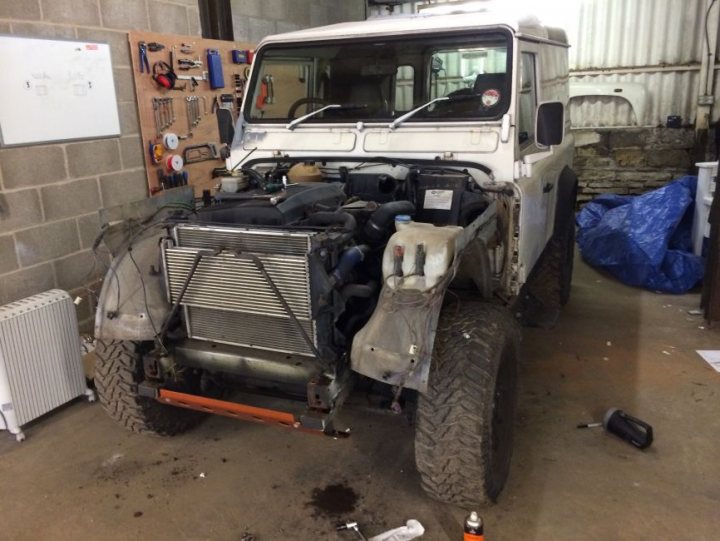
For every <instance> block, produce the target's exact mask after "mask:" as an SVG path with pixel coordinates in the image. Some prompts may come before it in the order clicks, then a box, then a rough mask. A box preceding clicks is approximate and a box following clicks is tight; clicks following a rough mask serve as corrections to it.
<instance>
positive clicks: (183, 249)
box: [163, 224, 317, 356]
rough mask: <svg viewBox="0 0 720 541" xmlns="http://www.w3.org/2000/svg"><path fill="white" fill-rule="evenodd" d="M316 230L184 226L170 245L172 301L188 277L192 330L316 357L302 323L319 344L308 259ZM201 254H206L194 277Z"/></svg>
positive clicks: (194, 334)
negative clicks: (314, 318) (192, 271)
mask: <svg viewBox="0 0 720 541" xmlns="http://www.w3.org/2000/svg"><path fill="white" fill-rule="evenodd" d="M313 235H314V233H313V232H287V231H274V230H265V229H262V230H260V229H250V228H236V227H222V226H206V225H190V224H182V225H178V226H176V227H175V230H174V241H175V242H174V245H172V246H166V247H165V248H164V250H163V253H164V262H165V272H166V274H165V276H166V286H167V290H168V300H169V301H170V302H171V303H175V302H177V300H178V299H179V298H180V296H181V294H182V290H183V287H184V286H185V285H186V283H187V288H186V290H185V293H184V295H182V299H181V303H180V304H181V305H182V306H183V309H184V314H185V323H186V326H187V332H188V336H189V337H190V338H193V339H197V340H208V341H212V342H219V343H223V344H231V345H237V346H245V347H252V348H260V349H266V350H272V351H281V352H285V353H292V354H299V355H307V356H312V355H313V350H312V348H311V347H310V345H309V344H308V343H307V341H306V340H305V339H304V338H303V335H302V333H301V332H300V330H299V329H298V323H299V325H300V326H302V328H303V330H304V332H305V334H306V336H307V337H309V338H310V341H311V342H312V343H313V344H314V346H317V333H316V329H315V323H314V321H313V317H312V300H311V293H310V270H309V269H310V264H309V259H308V258H309V254H310V251H311V246H312V244H311V242H312V236H313ZM209 252H215V253H213V254H210V253H209ZM198 253H202V254H204V255H203V256H202V258H201V259H200V260H199V262H198V263H197V267H196V269H195V272H194V273H193V274H192V277H191V279H190V281H189V282H187V278H188V275H189V274H190V273H191V270H192V268H193V266H194V264H195V263H196V257H197V255H198ZM248 256H250V257H248ZM263 270H264V271H265V272H266V273H267V275H268V276H269V277H270V280H268V279H267V276H265V274H264V272H263ZM270 281H271V282H272V283H270ZM273 285H274V286H275V287H276V288H277V290H278V291H279V293H280V295H281V296H282V299H284V301H285V303H287V305H284V303H283V302H282V300H281V299H280V296H279V295H278V294H277V292H276V291H275V289H274V288H273ZM288 308H289V309H290V311H291V312H292V315H294V316H295V318H296V321H293V318H292V317H291V314H290V313H288Z"/></svg>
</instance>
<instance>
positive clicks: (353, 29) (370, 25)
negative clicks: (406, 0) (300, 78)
mask: <svg viewBox="0 0 720 541" xmlns="http://www.w3.org/2000/svg"><path fill="white" fill-rule="evenodd" d="M498 26H504V27H507V28H509V29H511V30H512V31H514V32H515V33H521V34H524V35H528V36H535V37H538V38H543V39H551V40H555V41H560V42H563V43H567V39H566V38H565V37H564V32H562V31H558V30H557V29H553V28H548V27H545V26H543V25H542V24H540V21H539V20H538V19H537V18H536V17H534V16H524V15H518V13H517V11H515V12H514V13H513V12H512V11H510V10H507V9H502V10H501V9H497V8H490V7H488V8H485V9H481V10H477V11H472V12H461V13H451V14H443V12H442V11H439V12H438V11H436V10H435V9H432V10H424V11H421V12H420V13H417V14H412V15H393V16H385V17H374V18H370V19H368V20H366V21H359V22H350V23H339V24H333V25H329V26H320V27H317V28H308V29H305V30H298V31H296V32H288V33H285V34H276V35H274V36H268V37H266V38H265V39H263V40H262V42H261V43H260V45H264V44H266V43H278V42H283V43H285V42H298V41H301V42H302V41H323V40H333V39H342V38H349V39H351V38H357V37H373V36H378V37H380V36H389V35H407V34H414V33H426V32H430V31H443V30H448V31H450V30H460V31H462V30H472V29H479V28H483V27H498Z"/></svg>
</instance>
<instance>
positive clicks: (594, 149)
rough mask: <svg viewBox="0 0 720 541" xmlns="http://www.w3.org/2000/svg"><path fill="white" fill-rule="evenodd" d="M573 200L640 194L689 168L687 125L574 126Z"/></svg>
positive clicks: (692, 137)
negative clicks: (575, 190) (576, 186)
mask: <svg viewBox="0 0 720 541" xmlns="http://www.w3.org/2000/svg"><path fill="white" fill-rule="evenodd" d="M573 133H574V135H575V161H574V165H573V168H574V170H575V172H576V173H577V175H578V179H579V183H580V190H579V193H578V202H579V203H580V204H582V203H586V202H587V201H590V200H591V199H593V198H595V197H597V196H598V195H600V194H603V193H616V194H631V195H633V194H641V193H645V192H647V191H649V190H652V189H655V188H659V187H660V186H664V185H665V184H667V183H668V182H669V181H670V180H672V179H674V178H677V177H679V176H682V175H685V174H689V173H691V172H692V170H693V167H694V164H693V156H694V154H695V150H694V149H695V132H694V130H693V129H692V128H680V129H670V128H624V129H613V128H605V129H603V128H595V129H588V130H574V131H573Z"/></svg>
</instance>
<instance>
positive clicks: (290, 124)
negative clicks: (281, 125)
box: [285, 103, 367, 130]
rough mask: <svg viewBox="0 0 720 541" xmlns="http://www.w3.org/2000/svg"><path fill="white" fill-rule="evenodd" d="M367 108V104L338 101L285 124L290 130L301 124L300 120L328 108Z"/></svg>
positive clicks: (304, 119)
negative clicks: (343, 103)
mask: <svg viewBox="0 0 720 541" xmlns="http://www.w3.org/2000/svg"><path fill="white" fill-rule="evenodd" d="M365 108H367V105H355V104H350V103H348V104H345V105H342V104H340V103H331V104H330V105H326V106H325V107H321V108H320V109H318V110H317V111H313V112H312V113H308V114H306V115H303V116H301V117H300V118H296V119H295V120H293V121H292V122H290V123H289V124H288V125H287V126H285V127H286V128H287V129H288V130H292V129H294V128H295V126H297V125H298V124H301V123H302V122H305V121H306V120H307V119H308V118H312V117H314V116H315V115H319V114H320V113H322V112H323V111H327V110H328V109H365Z"/></svg>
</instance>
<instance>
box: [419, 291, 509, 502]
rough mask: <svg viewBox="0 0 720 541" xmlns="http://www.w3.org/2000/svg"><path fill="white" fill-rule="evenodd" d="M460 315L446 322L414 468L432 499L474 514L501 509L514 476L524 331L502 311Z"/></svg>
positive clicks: (472, 308)
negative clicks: (491, 506)
mask: <svg viewBox="0 0 720 541" xmlns="http://www.w3.org/2000/svg"><path fill="white" fill-rule="evenodd" d="M456 308H458V307H457V306H450V307H449V308H447V309H446V310H445V311H444V312H443V313H442V314H441V316H440V324H439V327H438V332H437V336H436V339H435V348H434V351H433V360H432V365H431V369H430V379H429V384H428V390H427V392H426V393H423V394H421V395H420V398H419V401H418V415H417V432H416V435H415V462H416V464H417V468H418V471H419V472H420V477H421V480H422V485H423V488H424V489H425V491H426V492H427V493H428V494H429V495H430V496H432V497H434V498H435V499H438V500H440V501H443V502H448V503H454V504H458V505H462V506H468V507H472V506H475V505H483V504H487V503H489V502H494V501H495V500H496V499H497V497H498V495H499V494H500V492H501V491H502V489H503V487H504V486H505V482H506V480H507V477H508V473H509V471H510V458H511V455H512V441H513V418H514V415H515V403H516V395H517V378H518V350H519V340H520V331H519V326H518V324H517V322H516V321H515V320H514V318H513V317H512V316H511V315H510V313H509V312H508V311H507V310H506V309H505V308H502V307H500V306H495V305H490V304H486V303H479V302H473V303H464V304H462V305H460V307H459V310H456Z"/></svg>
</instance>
